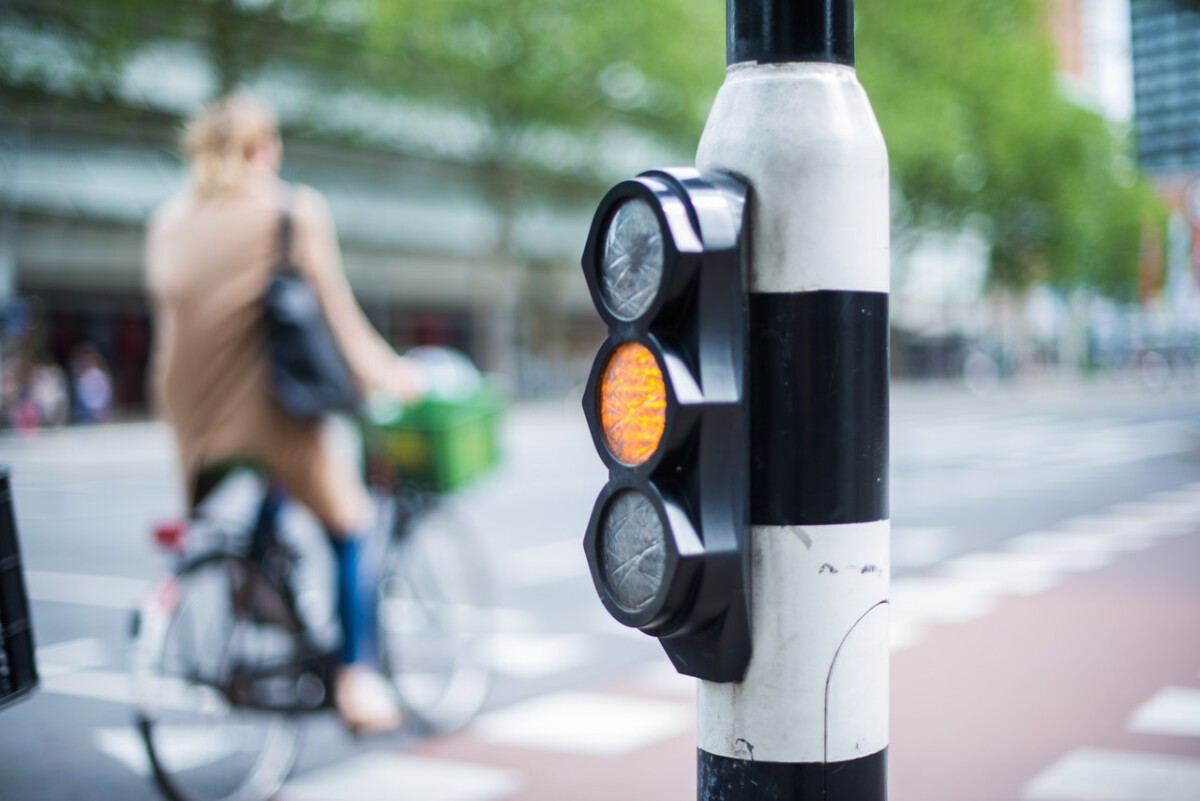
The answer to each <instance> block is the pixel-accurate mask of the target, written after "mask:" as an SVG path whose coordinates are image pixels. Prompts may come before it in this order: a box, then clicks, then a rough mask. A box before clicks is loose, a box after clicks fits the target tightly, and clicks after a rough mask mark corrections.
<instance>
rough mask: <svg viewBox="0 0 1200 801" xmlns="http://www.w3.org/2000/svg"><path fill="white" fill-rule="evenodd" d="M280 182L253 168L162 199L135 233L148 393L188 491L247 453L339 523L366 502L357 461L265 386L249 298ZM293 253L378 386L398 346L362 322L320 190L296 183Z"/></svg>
mask: <svg viewBox="0 0 1200 801" xmlns="http://www.w3.org/2000/svg"><path fill="white" fill-rule="evenodd" d="M283 195H284V186H283V184H282V183H281V182H280V181H279V180H278V179H277V178H275V177H274V176H269V175H266V174H260V175H256V176H255V177H254V178H253V179H252V180H251V181H250V183H249V184H248V186H247V187H246V188H245V189H244V190H243V191H242V192H241V193H239V194H237V195H234V196H223V197H220V198H216V199H205V200H200V199H197V198H195V197H193V196H191V195H190V194H184V195H180V196H177V197H175V198H173V199H171V200H169V201H167V202H166V203H164V204H163V205H162V206H161V207H160V208H159V209H158V210H157V211H156V212H155V213H154V215H153V217H152V218H151V220H150V225H149V230H148V232H147V237H146V254H145V259H146V280H147V286H148V290H149V294H150V297H151V299H152V305H153V314H154V327H155V344H154V355H153V361H152V364H151V369H152V375H153V389H154V397H155V400H156V402H157V404H158V407H159V411H160V412H161V414H162V415H163V416H164V417H165V419H166V420H167V422H168V423H169V424H170V425H171V428H172V429H173V430H174V433H175V437H176V442H177V444H178V449H179V458H180V460H181V467H182V470H183V477H184V480H185V481H186V482H187V483H186V488H187V493H188V497H189V498H191V496H192V492H193V488H194V487H195V484H196V477H197V474H198V472H199V470H200V469H201V468H202V467H204V466H206V465H211V464H213V463H214V462H220V461H223V460H229V459H252V460H256V461H258V462H259V463H261V464H262V465H263V466H265V467H266V469H267V470H269V471H270V472H271V473H272V474H273V475H274V477H275V478H277V479H278V480H279V481H280V482H282V484H283V485H284V487H285V489H286V490H287V491H288V493H289V494H290V495H291V496H292V497H293V498H295V499H296V500H298V501H299V502H301V503H303V504H304V505H305V506H307V507H308V508H309V509H310V510H311V511H312V512H313V513H314V514H315V515H316V516H317V517H318V518H319V519H320V520H321V521H322V522H323V523H325V525H326V526H328V527H330V528H332V529H333V530H335V531H342V532H349V531H353V530H355V529H356V528H358V527H360V526H361V525H362V524H363V522H364V521H365V519H366V515H367V512H368V506H367V496H366V493H365V490H364V488H363V485H362V482H361V480H360V478H359V474H360V473H359V469H358V466H357V465H354V464H352V463H350V462H351V460H350V459H349V458H348V457H347V456H344V455H342V454H341V453H340V452H339V451H338V449H336V448H333V447H331V446H330V444H329V443H328V442H327V440H326V439H325V438H324V437H323V435H322V425H321V424H320V422H317V421H301V420H296V419H294V418H292V417H290V416H289V415H288V414H286V413H285V412H284V411H283V410H282V409H281V408H280V407H279V406H278V404H277V403H276V402H275V401H274V399H273V398H272V397H271V395H270V394H269V391H268V387H267V378H266V361H265V355H264V346H263V333H262V331H263V329H262V305H261V298H262V295H263V291H264V290H265V288H266V285H267V281H268V279H269V278H270V275H271V270H272V267H273V266H274V265H275V264H276V262H277V260H278V257H279V242H278V221H279V213H280V207H281V202H282V198H283ZM293 215H294V216H293V220H294V224H293V236H292V256H293V261H295V262H297V263H298V266H299V268H300V270H301V272H303V273H304V274H305V275H306V276H307V277H308V278H309V280H310V281H311V282H312V284H313V286H314V287H315V289H316V291H317V294H318V296H319V297H320V299H321V304H322V306H323V308H324V310H325V315H326V317H327V318H328V320H329V323H330V326H331V327H332V329H333V332H334V336H335V338H336V339H337V341H338V344H339V345H340V346H341V350H342V353H343V354H345V356H346V359H347V361H348V362H349V363H350V367H351V370H352V372H353V373H354V375H355V377H356V379H357V381H358V382H359V384H360V386H361V388H362V389H363V390H364V391H372V390H376V389H388V388H390V387H391V386H392V385H393V384H394V382H395V379H396V375H398V373H399V367H398V357H397V356H396V354H395V353H394V352H393V351H392V349H391V348H390V347H389V346H388V345H387V343H386V342H385V341H384V340H383V339H382V337H380V336H379V334H378V333H377V332H376V331H375V330H374V328H372V326H371V324H370V322H369V321H368V320H367V319H366V317H365V316H364V315H363V313H362V310H361V309H360V308H359V307H358V304H357V303H356V302H355V300H354V297H353V295H352V294H351V291H350V287H349V284H348V283H347V281H346V278H345V274H344V273H343V272H342V262H341V256H340V254H339V252H338V246H337V236H336V234H335V232H334V228H333V223H332V218H331V216H330V213H329V208H328V206H327V204H326V202H325V199H324V198H323V197H322V196H321V195H320V194H319V193H318V192H316V191H315V190H313V189H309V188H307V187H296V190H295V192H294V195H293Z"/></svg>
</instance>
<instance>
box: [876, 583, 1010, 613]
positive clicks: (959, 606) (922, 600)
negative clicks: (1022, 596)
mask: <svg viewBox="0 0 1200 801" xmlns="http://www.w3.org/2000/svg"><path fill="white" fill-rule="evenodd" d="M890 601H891V604H892V609H893V610H895V611H896V612H898V613H901V614H905V615H910V616H914V617H916V618H918V619H920V620H923V621H929V622H937V623H962V622H964V621H967V620H974V619H975V618H978V617H982V616H983V615H986V614H988V613H989V612H991V611H992V610H993V609H994V608H995V606H996V601H995V598H994V597H993V596H992V595H991V594H990V593H988V592H987V591H986V588H984V587H983V586H981V585H980V584H979V583H978V582H974V581H964V580H961V579H954V578H942V577H939V576H929V577H924V578H906V579H897V580H896V581H893V582H892V590H891V598H890Z"/></svg>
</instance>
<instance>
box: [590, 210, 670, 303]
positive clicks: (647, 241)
mask: <svg viewBox="0 0 1200 801" xmlns="http://www.w3.org/2000/svg"><path fill="white" fill-rule="evenodd" d="M664 263H665V256H664V251H663V233H662V226H661V225H659V222H658V217H657V216H656V215H655V213H654V210H653V209H651V208H650V204H649V203H647V202H646V201H644V200H641V199H639V198H631V199H629V200H626V201H624V202H623V203H621V205H619V206H618V207H617V210H616V211H615V212H614V213H613V215H612V218H611V219H610V221H609V224H608V230H607V231H605V233H604V251H603V253H602V255H601V259H600V276H599V277H600V294H601V295H602V297H603V298H604V303H605V305H606V306H608V308H609V311H611V312H612V313H613V314H614V315H615V316H616V317H618V318H620V319H622V320H636V319H637V318H638V317H640V316H641V315H643V314H645V313H646V310H647V309H649V308H650V305H651V304H652V303H653V302H654V298H655V296H656V295H657V294H658V288H659V286H660V285H661V284H662V280H663V266H664Z"/></svg>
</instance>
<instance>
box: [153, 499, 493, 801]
mask: <svg viewBox="0 0 1200 801" xmlns="http://www.w3.org/2000/svg"><path fill="white" fill-rule="evenodd" d="M377 489H379V488H378V487H377ZM382 489H383V491H382V492H379V493H377V498H379V499H380V500H381V503H380V508H381V512H382V514H381V515H380V518H381V521H380V522H381V525H382V526H383V527H384V530H385V531H386V532H387V533H388V536H387V539H386V552H385V555H384V558H383V561H382V563H381V569H380V572H379V576H380V578H379V581H378V598H377V622H378V645H379V652H380V653H379V659H380V663H381V664H380V667H381V668H382V672H383V674H384V676H385V677H386V678H388V679H389V680H390V681H391V683H392V685H393V687H394V688H395V690H396V693H397V696H398V698H399V700H400V704H401V707H402V708H403V709H404V711H405V713H406V714H405V717H406V722H407V724H408V725H410V726H412V727H415V728H417V729H418V730H420V731H422V732H443V731H449V730H452V729H455V728H458V727H460V726H462V725H464V724H465V723H466V722H467V721H469V720H470V719H471V718H472V717H473V716H474V715H475V714H476V713H477V712H478V711H479V709H480V708H481V707H482V706H483V704H484V702H485V700H486V697H487V694H488V690H489V686H490V681H491V675H490V669H489V660H488V653H487V646H488V640H489V634H490V629H491V620H490V617H491V615H490V609H491V597H490V585H491V581H490V577H489V575H488V566H487V563H486V562H485V561H484V559H483V557H482V555H481V553H482V552H481V549H480V547H479V544H478V543H477V542H476V541H475V539H474V536H473V534H472V533H471V529H470V528H469V527H467V526H466V525H464V524H463V523H462V521H461V520H460V519H458V517H457V515H456V514H455V513H454V510H453V506H452V504H448V503H447V502H446V501H445V498H444V496H443V495H442V494H441V493H440V492H438V491H437V490H436V489H431V488H421V487H417V486H412V485H410V484H407V483H396V482H392V483H391V485H390V486H384V487H383V488H382ZM271 497H272V496H271V493H270V492H269V491H267V492H265V493H264V495H263V498H262V501H261V503H260V513H259V515H258V516H257V520H256V522H255V523H254V524H253V525H251V526H249V527H247V526H244V525H240V526H239V525H235V524H229V523H222V522H220V521H216V520H211V519H206V518H205V517H204V516H203V515H200V514H197V515H194V516H193V517H192V518H191V519H190V521H189V528H190V531H191V534H193V535H194V534H199V535H200V539H201V540H206V542H203V543H202V544H201V546H200V547H199V548H196V547H195V544H194V543H193V544H191V545H189V544H187V542H186V539H185V537H184V535H183V532H182V530H180V529H179V528H178V527H176V528H171V527H166V528H160V529H159V530H158V531H157V532H156V539H157V540H158V542H159V544H160V546H162V547H164V548H166V549H168V550H170V551H171V552H173V553H174V554H176V558H177V560H178V564H177V566H176V568H175V569H174V570H173V571H172V573H171V574H170V576H169V577H168V578H167V580H165V581H164V582H162V583H160V585H159V586H158V588H157V589H156V590H155V591H154V592H153V593H152V594H151V596H150V597H149V598H148V599H147V601H146V602H145V603H144V604H143V606H142V608H141V609H140V611H139V612H138V613H137V615H136V624H135V638H136V647H135V649H134V654H135V661H134V669H133V674H134V680H135V688H136V689H135V692H136V698H137V711H136V718H137V727H138V730H139V731H140V733H141V736H142V739H143V741H144V743H145V747H146V753H147V756H148V758H149V763H150V768H151V772H152V774H153V777H154V779H155V780H156V782H157V784H158V785H159V787H160V788H161V789H162V790H163V792H164V793H165V794H166V795H167V796H168V797H169V798H171V799H173V801H262V799H267V798H270V797H271V796H273V795H274V794H275V793H276V792H277V791H278V790H279V788H280V787H281V786H282V784H283V782H284V781H285V780H286V778H287V776H288V774H289V773H290V772H291V769H292V766H293V764H294V761H295V759H296V756H297V753H298V750H299V745H300V730H301V721H302V719H303V717H304V716H305V715H307V714H311V713H315V712H319V711H321V710H325V709H328V708H329V707H330V705H331V701H332V699H331V695H332V693H331V689H330V688H331V686H332V685H331V679H332V673H333V670H334V668H335V666H336V664H337V660H336V656H335V649H334V648H333V647H331V645H330V644H329V643H328V642H324V641H323V640H322V638H321V637H320V636H319V634H320V632H319V631H318V629H317V628H316V627H314V626H313V625H312V624H311V622H310V620H309V615H308V614H306V606H307V605H306V603H304V596H303V591H302V590H301V588H300V587H298V585H297V575H298V571H297V567H298V565H299V559H300V558H301V554H300V553H298V552H297V550H296V549H295V548H294V547H293V546H292V545H290V544H289V543H287V542H286V541H285V539H284V538H283V537H282V536H281V531H280V526H279V524H278V522H277V521H278V518H279V515H278V514H265V513H264V511H263V510H265V509H266V506H267V504H268V503H270V502H272V501H271Z"/></svg>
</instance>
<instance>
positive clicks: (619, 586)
mask: <svg viewBox="0 0 1200 801" xmlns="http://www.w3.org/2000/svg"><path fill="white" fill-rule="evenodd" d="M600 536H601V541H600V554H599V556H600V566H601V573H602V575H603V578H604V583H605V584H606V585H607V586H608V590H609V593H610V594H611V595H612V599H613V600H614V601H616V602H617V603H618V604H620V605H621V606H622V607H624V608H625V609H627V610H629V611H630V612H639V611H641V610H642V609H645V608H646V607H647V606H649V605H650V604H651V603H652V602H653V601H654V599H655V598H656V597H657V596H658V593H659V589H660V588H661V587H662V583H663V576H664V575H665V574H666V557H667V542H666V540H667V532H666V527H665V526H664V525H663V521H662V517H660V516H659V513H658V510H657V509H656V508H655V507H654V504H653V503H652V502H651V501H650V499H649V498H647V497H646V496H645V495H643V494H642V493H640V492H637V491H635V490H628V489H627V490H622V491H621V492H619V493H617V494H616V495H614V496H613V498H612V501H611V502H610V503H609V505H608V508H607V509H606V510H605V512H604V518H603V520H602V521H601V528H600Z"/></svg>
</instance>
